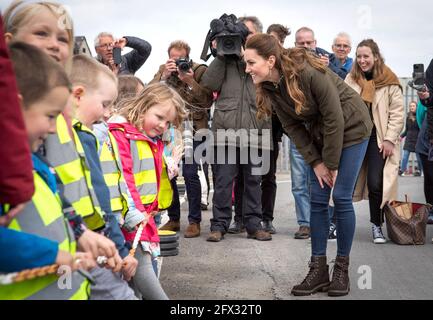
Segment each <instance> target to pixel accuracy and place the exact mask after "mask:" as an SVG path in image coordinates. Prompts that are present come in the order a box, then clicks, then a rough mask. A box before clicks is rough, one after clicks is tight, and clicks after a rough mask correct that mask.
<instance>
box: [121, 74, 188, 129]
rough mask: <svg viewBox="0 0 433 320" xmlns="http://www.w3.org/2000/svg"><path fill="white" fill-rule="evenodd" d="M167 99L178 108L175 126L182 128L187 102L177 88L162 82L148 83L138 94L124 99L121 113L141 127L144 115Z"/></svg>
mask: <svg viewBox="0 0 433 320" xmlns="http://www.w3.org/2000/svg"><path fill="white" fill-rule="evenodd" d="M166 101H170V102H171V103H172V104H173V106H174V107H175V110H176V118H175V120H174V122H173V124H174V126H175V127H176V128H181V126H182V121H183V120H184V119H186V117H187V116H188V113H187V111H186V109H185V102H184V101H183V99H182V97H181V96H180V95H179V94H178V93H177V92H176V91H175V90H173V89H172V88H170V87H169V86H168V85H166V84H165V83H161V82H159V83H155V84H151V85H148V86H146V87H145V88H144V89H143V90H142V91H141V93H140V94H139V95H138V96H136V97H133V98H128V99H125V100H123V101H122V102H121V104H120V107H119V109H120V110H121V111H120V115H122V116H124V117H125V118H126V120H127V121H128V122H129V123H131V124H132V125H133V126H135V127H137V128H139V127H141V124H142V119H143V115H144V114H145V113H146V112H147V111H148V110H149V109H150V108H152V107H153V106H154V105H156V104H159V103H163V102H166Z"/></svg>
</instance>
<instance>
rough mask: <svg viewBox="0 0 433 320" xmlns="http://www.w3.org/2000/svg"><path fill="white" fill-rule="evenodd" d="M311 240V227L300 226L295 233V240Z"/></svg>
mask: <svg viewBox="0 0 433 320" xmlns="http://www.w3.org/2000/svg"><path fill="white" fill-rule="evenodd" d="M308 238H310V227H307V226H300V227H299V230H298V231H297V232H296V233H295V239H308Z"/></svg>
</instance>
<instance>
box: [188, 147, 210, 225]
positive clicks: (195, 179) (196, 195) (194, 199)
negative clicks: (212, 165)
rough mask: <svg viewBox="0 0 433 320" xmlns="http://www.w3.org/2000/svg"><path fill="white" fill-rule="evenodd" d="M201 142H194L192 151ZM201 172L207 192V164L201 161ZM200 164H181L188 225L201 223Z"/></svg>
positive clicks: (194, 162)
mask: <svg viewBox="0 0 433 320" xmlns="http://www.w3.org/2000/svg"><path fill="white" fill-rule="evenodd" d="M202 143H203V142H201V141H194V144H193V150H194V152H195V150H196V149H197V148H198V147H199V146H200V145H201V144H202ZM203 162H204V163H203V170H204V174H205V177H206V182H207V185H208V190H209V178H208V164H207V163H206V162H205V159H203ZM199 167H200V162H198V163H197V162H196V161H193V163H191V164H187V163H185V162H184V163H183V166H182V175H183V177H184V179H185V187H186V195H187V197H188V221H189V223H200V222H201V184H200V178H199V176H198V169H199Z"/></svg>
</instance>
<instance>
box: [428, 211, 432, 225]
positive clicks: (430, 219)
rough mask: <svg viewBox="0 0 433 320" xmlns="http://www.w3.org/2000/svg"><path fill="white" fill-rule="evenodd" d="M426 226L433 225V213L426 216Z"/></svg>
mask: <svg viewBox="0 0 433 320" xmlns="http://www.w3.org/2000/svg"><path fill="white" fill-rule="evenodd" d="M427 224H433V213H430V214H429V215H428V218H427Z"/></svg>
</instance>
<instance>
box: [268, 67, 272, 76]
mask: <svg viewBox="0 0 433 320" xmlns="http://www.w3.org/2000/svg"><path fill="white" fill-rule="evenodd" d="M268 78H269V79H272V67H269V73H268Z"/></svg>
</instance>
